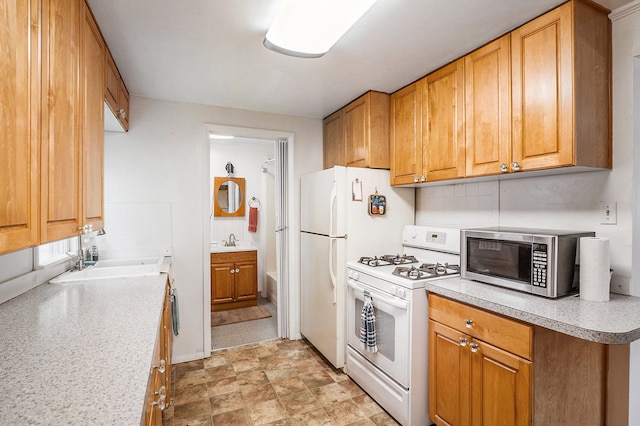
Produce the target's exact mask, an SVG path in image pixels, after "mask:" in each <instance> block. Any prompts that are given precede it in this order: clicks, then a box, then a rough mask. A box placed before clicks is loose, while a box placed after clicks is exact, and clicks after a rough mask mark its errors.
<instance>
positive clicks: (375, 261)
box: [358, 256, 391, 267]
mask: <svg viewBox="0 0 640 426" xmlns="http://www.w3.org/2000/svg"><path fill="white" fill-rule="evenodd" d="M358 263H362V264H363V265H367V266H374V267H375V266H387V265H391V262H389V261H388V260H386V259H384V258H383V257H378V256H374V257H370V256H365V257H361V258H360V260H358Z"/></svg>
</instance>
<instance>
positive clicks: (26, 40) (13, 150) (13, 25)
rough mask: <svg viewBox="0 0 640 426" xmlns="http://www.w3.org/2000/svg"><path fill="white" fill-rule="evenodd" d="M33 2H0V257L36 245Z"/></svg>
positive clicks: (35, 36)
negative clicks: (1, 51)
mask: <svg viewBox="0 0 640 426" xmlns="http://www.w3.org/2000/svg"><path fill="white" fill-rule="evenodd" d="M38 3H39V2H38V1H36V0H28V1H18V2H16V1H13V0H11V1H9V0H0V10H2V11H3V13H2V15H3V18H4V20H3V24H2V25H0V40H2V49H3V55H2V60H1V61H0V75H1V76H2V78H0V111H1V112H0V116H1V117H2V119H0V145H1V146H2V149H0V182H2V184H1V185H0V200H2V202H0V253H5V252H9V251H13V250H18V249H21V248H25V247H29V246H33V245H36V244H37V243H38V231H37V230H38V224H37V221H38V198H37V197H38V145H39V141H38V136H39V133H38V129H39V123H38V107H37V106H38V105H39V103H40V99H39V95H40V92H39V87H40V86H39V82H40V79H39V75H38V67H37V63H38V26H39V16H38Z"/></svg>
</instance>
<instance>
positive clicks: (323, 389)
mask: <svg viewBox="0 0 640 426" xmlns="http://www.w3.org/2000/svg"><path fill="white" fill-rule="evenodd" d="M311 392H312V393H313V394H314V396H315V397H316V399H317V400H318V405H319V406H320V407H324V406H326V405H331V404H335V403H336V402H340V401H345V400H347V399H350V398H351V394H350V393H349V392H348V391H347V390H346V389H345V388H344V387H342V386H340V384H339V383H330V384H328V385H324V386H320V387H317V388H314V389H311Z"/></svg>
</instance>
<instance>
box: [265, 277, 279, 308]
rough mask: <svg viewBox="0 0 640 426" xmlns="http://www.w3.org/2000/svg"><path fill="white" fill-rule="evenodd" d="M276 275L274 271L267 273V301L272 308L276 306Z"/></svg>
mask: <svg viewBox="0 0 640 426" xmlns="http://www.w3.org/2000/svg"><path fill="white" fill-rule="evenodd" d="M277 295H278V274H277V273H276V271H271V272H267V299H269V301H270V302H271V303H273V305H274V306H277V305H278V297H277Z"/></svg>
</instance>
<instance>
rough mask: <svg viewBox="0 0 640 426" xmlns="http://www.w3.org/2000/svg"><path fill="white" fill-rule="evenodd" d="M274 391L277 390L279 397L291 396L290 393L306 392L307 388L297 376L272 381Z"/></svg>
mask: <svg viewBox="0 0 640 426" xmlns="http://www.w3.org/2000/svg"><path fill="white" fill-rule="evenodd" d="M271 385H272V386H273V389H275V391H276V393H277V394H278V396H283V395H289V394H290V393H297V392H304V391H306V390H308V389H307V386H306V385H305V384H304V382H303V381H302V380H300V379H299V378H298V377H297V376H295V377H289V378H286V379H282V380H276V381H273V380H272V381H271Z"/></svg>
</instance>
